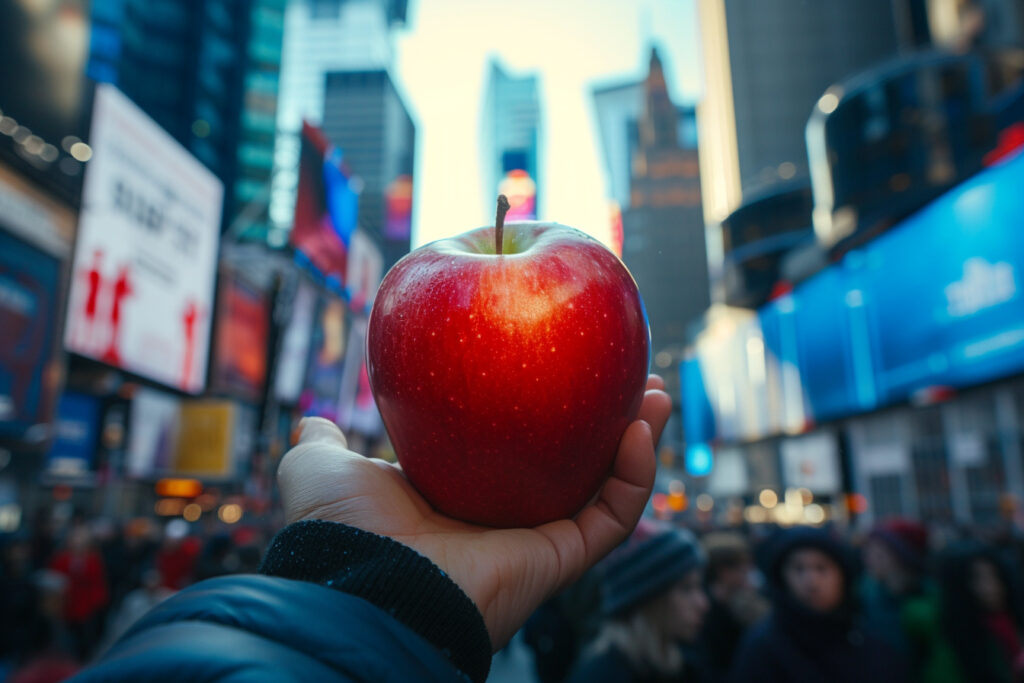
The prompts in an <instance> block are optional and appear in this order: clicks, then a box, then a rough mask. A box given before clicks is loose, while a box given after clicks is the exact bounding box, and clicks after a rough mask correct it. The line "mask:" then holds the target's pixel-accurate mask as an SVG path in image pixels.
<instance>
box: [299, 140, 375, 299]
mask: <svg viewBox="0 0 1024 683" xmlns="http://www.w3.org/2000/svg"><path fill="white" fill-rule="evenodd" d="M341 160H342V156H341V150H339V149H338V148H337V147H335V146H334V145H332V144H330V143H329V142H328V141H327V138H326V137H324V134H323V132H322V131H320V130H319V129H318V128H315V127H314V126H311V125H309V124H308V123H306V122H303V124H302V152H301V154H300V156H299V188H298V193H297V194H296V197H295V220H294V225H293V227H292V231H291V236H290V238H289V240H290V242H291V245H292V246H293V247H294V248H295V250H296V251H297V252H298V254H299V255H301V258H303V259H304V260H306V261H308V262H309V263H310V264H311V265H312V266H313V268H314V269H315V270H316V271H317V272H318V273H319V274H320V275H322V276H323V277H324V278H326V279H327V280H328V281H329V282H333V283H334V284H335V285H336V286H337V287H339V288H341V287H344V284H345V271H346V268H347V266H348V251H349V244H350V243H351V241H352V233H353V232H355V229H356V216H357V214H358V210H359V201H358V200H359V198H358V196H357V195H356V193H355V191H354V190H353V189H352V186H351V184H350V182H349V176H348V172H347V171H346V170H345V168H344V166H343V165H342V163H341Z"/></svg>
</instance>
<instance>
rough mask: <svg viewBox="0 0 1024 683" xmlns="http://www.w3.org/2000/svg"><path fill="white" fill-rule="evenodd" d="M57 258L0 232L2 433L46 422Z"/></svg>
mask: <svg viewBox="0 0 1024 683" xmlns="http://www.w3.org/2000/svg"><path fill="white" fill-rule="evenodd" d="M60 276H61V268H60V261H58V259H56V258H54V257H52V256H50V255H48V254H46V253H44V252H42V251H39V250H37V249H34V248H32V247H31V246H29V245H28V244H26V243H25V242H22V241H21V240H19V239H16V238H14V237H12V236H11V235H9V234H8V233H6V232H4V231H2V230H0V436H2V437H9V438H12V439H16V440H22V439H25V438H26V436H27V434H28V430H29V429H30V428H31V427H32V426H33V425H36V424H40V423H45V422H47V421H48V416H49V412H50V410H51V408H52V405H51V404H52V401H53V391H54V388H55V384H56V382H55V381H54V380H55V379H56V377H55V373H54V372H48V370H50V369H54V370H55V368H53V366H52V364H53V361H54V346H55V343H54V338H55V337H56V327H57V313H58V305H59V291H60V279H61V278H60Z"/></svg>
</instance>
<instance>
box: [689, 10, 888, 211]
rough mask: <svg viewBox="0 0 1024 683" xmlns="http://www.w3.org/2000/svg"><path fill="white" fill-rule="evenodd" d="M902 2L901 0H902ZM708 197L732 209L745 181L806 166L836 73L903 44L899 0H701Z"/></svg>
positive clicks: (750, 183) (708, 207) (754, 182)
mask: <svg viewBox="0 0 1024 683" xmlns="http://www.w3.org/2000/svg"><path fill="white" fill-rule="evenodd" d="M897 4H899V3H897ZM698 7H699V13H700V22H701V38H702V41H701V42H702V45H703V53H704V54H703V58H704V59H703V61H704V69H705V77H704V82H705V88H706V90H705V95H704V100H703V101H702V103H701V104H700V106H699V107H698V118H699V122H700V156H701V175H702V177H703V181H704V203H705V211H706V215H707V218H708V219H709V221H711V222H715V221H719V220H721V219H722V218H724V217H725V216H726V215H727V214H728V213H729V212H730V211H731V210H733V209H735V208H736V207H737V206H738V205H739V202H740V199H741V196H742V193H743V191H745V190H747V189H748V188H750V187H756V186H760V185H763V184H765V182H767V181H769V180H771V179H773V178H778V177H780V172H781V177H782V178H783V179H786V178H787V177H793V176H794V175H800V174H803V173H806V167H807V153H806V151H805V146H804V126H805V125H806V123H807V118H808V116H810V113H811V109H812V107H813V106H814V103H815V102H816V101H817V100H818V98H819V97H821V95H822V93H823V92H824V91H825V89H826V88H828V86H829V85H831V84H832V83H834V82H836V81H838V80H840V79H842V78H844V77H845V76H848V75H850V74H851V73H853V72H855V71H858V70H860V69H863V68H864V67H866V66H868V65H870V64H872V63H874V62H876V61H878V60H881V59H884V58H886V57H888V56H890V55H893V54H895V53H896V51H897V48H898V43H899V37H898V32H897V26H896V22H897V13H895V12H894V3H893V2H892V0H858V1H857V2H793V1H792V0H699V5H698Z"/></svg>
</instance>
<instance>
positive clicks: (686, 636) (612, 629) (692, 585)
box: [569, 520, 708, 683]
mask: <svg viewBox="0 0 1024 683" xmlns="http://www.w3.org/2000/svg"><path fill="white" fill-rule="evenodd" d="M703 566H704V554H703V552H702V550H701V548H700V545H699V544H698V543H697V541H696V539H695V538H694V537H693V535H692V534H691V533H689V532H688V531H684V530H682V529H676V528H672V527H670V526H665V525H661V524H657V523H654V522H651V521H648V520H645V521H643V522H641V523H640V524H639V525H638V526H637V528H636V530H635V531H634V532H633V534H632V535H631V536H630V538H629V539H628V540H627V541H626V543H625V544H623V545H622V546H620V547H619V548H618V549H616V550H615V552H614V553H612V554H611V555H610V556H609V558H608V560H607V561H606V564H605V567H604V579H603V584H602V600H601V604H602V609H603V611H604V614H605V617H606V621H605V624H604V626H603V627H602V629H601V630H600V632H599V633H598V636H597V638H596V639H595V641H594V643H593V644H592V645H591V647H590V648H589V650H588V652H587V653H585V655H584V658H583V660H582V661H581V662H580V664H579V665H578V667H577V669H576V670H575V671H574V673H573V675H572V676H571V677H570V678H569V681H571V682H572V683H600V682H602V681H608V682H609V683H612V682H614V683H629V682H631V681H633V682H644V683H648V682H649V683H655V682H660V681H685V682H687V683H690V682H692V681H701V680H704V669H703V666H702V662H700V661H699V660H698V658H697V656H696V652H695V651H694V650H692V649H690V648H687V646H688V645H692V644H693V643H694V641H695V640H696V639H697V636H698V635H699V634H700V629H701V626H702V624H703V621H704V616H705V614H706V613H707V610H708V599H707V596H706V595H705V594H704V586H703V581H702V579H703V576H702V573H703Z"/></svg>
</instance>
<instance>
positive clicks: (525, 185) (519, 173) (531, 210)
mask: <svg viewBox="0 0 1024 683" xmlns="http://www.w3.org/2000/svg"><path fill="white" fill-rule="evenodd" d="M498 194H503V195H505V196H506V197H507V198H508V204H509V210H508V213H507V214H506V215H505V220H509V221H532V220H536V219H537V184H536V183H535V182H533V178H531V177H530V174H529V173H527V172H526V171H524V170H522V169H513V170H511V171H508V172H507V173H505V177H504V178H502V180H501V182H500V183H498Z"/></svg>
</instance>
